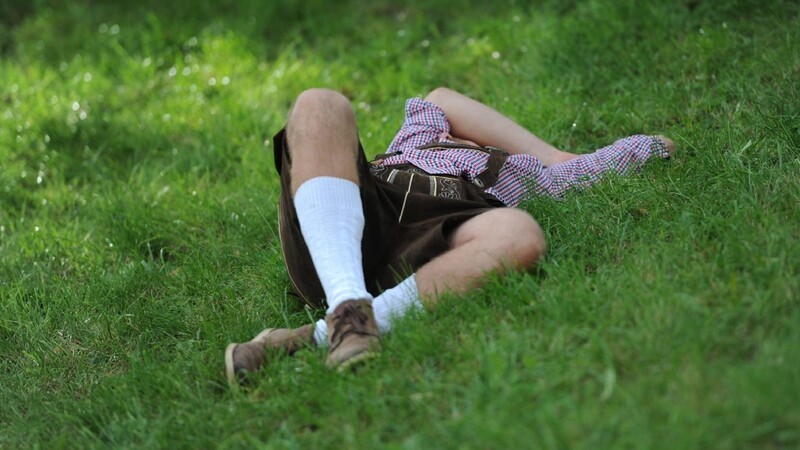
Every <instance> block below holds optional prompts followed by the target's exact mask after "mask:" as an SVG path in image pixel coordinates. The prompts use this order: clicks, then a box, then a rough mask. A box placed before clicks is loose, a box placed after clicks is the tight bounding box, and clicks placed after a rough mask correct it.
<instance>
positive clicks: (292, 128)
mask: <svg viewBox="0 0 800 450" xmlns="http://www.w3.org/2000/svg"><path fill="white" fill-rule="evenodd" d="M274 142H275V146H274V151H275V164H276V167H277V169H278V172H279V173H280V178H281V189H282V191H281V198H280V212H279V216H280V218H279V220H280V238H281V246H282V249H283V255H284V259H285V263H286V268H287V271H288V273H289V277H290V279H291V281H292V284H293V285H294V288H295V290H296V291H297V293H298V294H299V295H300V296H301V297H302V298H303V299H304V300H305V301H306V302H307V303H309V304H311V305H314V306H321V305H323V304H327V311H326V316H325V319H324V320H319V321H318V322H317V323H312V324H308V325H305V326H302V327H300V328H296V329H282V328H270V329H267V330H264V331H262V332H261V333H259V334H258V335H257V336H256V337H255V338H254V339H253V340H251V341H249V342H247V343H243V344H230V345H229V346H228V348H227V349H226V351H225V368H226V374H227V377H228V379H229V380H230V381H231V382H236V381H237V379H239V378H240V377H241V375H243V374H244V373H245V372H250V371H254V370H257V369H259V368H260V367H262V366H264V365H265V364H266V363H268V361H269V359H270V358H271V357H273V356H274V355H278V354H289V355H291V354H292V353H294V352H295V351H297V350H298V349H300V348H302V347H303V346H310V345H317V346H321V347H328V357H327V366H328V367H330V368H339V369H342V368H345V367H349V366H351V365H352V364H354V363H356V362H358V361H362V360H364V359H365V358H368V357H372V356H375V355H376V354H377V353H378V352H379V351H380V349H381V345H380V337H381V336H382V335H384V334H386V333H388V332H389V330H390V329H391V327H392V321H393V320H394V319H396V318H398V317H401V316H403V315H404V314H406V313H407V312H409V311H412V310H416V309H421V308H425V307H431V306H433V305H434V304H435V303H436V301H437V298H438V297H439V295H440V294H441V293H443V292H452V293H458V292H464V291H467V290H469V289H474V288H475V287H477V286H480V284H481V282H482V281H483V280H484V278H485V276H486V274H487V273H490V272H491V273H503V272H507V271H511V270H525V269H527V268H529V267H531V266H533V265H534V264H535V263H536V262H537V261H538V260H539V258H541V257H542V255H543V254H544V252H545V249H546V244H545V238H544V235H543V234H542V230H541V229H540V228H539V225H538V224H537V223H536V221H535V220H534V219H533V218H532V217H531V216H530V215H529V214H527V213H526V212H525V211H521V210H518V209H514V207H515V206H517V205H519V204H520V202H521V201H522V200H524V199H525V198H526V197H527V196H529V195H542V196H551V197H560V196H562V195H563V194H564V193H565V192H566V191H567V190H569V189H574V188H578V187H586V186H589V185H591V184H593V183H595V182H596V181H597V180H599V179H600V178H601V177H602V175H603V174H605V173H616V174H626V173H630V172H632V171H635V170H638V169H639V168H641V167H642V165H644V163H645V162H646V161H647V160H649V159H650V158H668V157H669V156H670V154H671V153H672V152H673V151H674V148H675V147H674V144H673V142H672V141H670V140H669V139H667V138H665V137H663V136H644V135H635V136H630V137H627V138H624V139H620V140H618V141H616V142H614V143H613V144H612V145H610V146H608V147H605V148H602V149H600V150H597V151H596V152H594V153H591V154H585V155H575V154H571V153H567V152H563V151H560V150H558V149H556V148H555V147H553V146H551V145H549V144H547V143H546V142H544V141H542V140H541V139H539V138H538V137H536V136H534V135H533V134H532V133H530V132H529V131H527V130H525V129H524V128H522V127H521V126H519V125H517V124H516V123H514V122H513V121H512V120H510V119H509V118H507V117H505V116H503V115H501V114H500V113H498V112H497V111H494V110H493V109H491V108H489V107H488V106H486V105H483V104H481V103H479V102H477V101H475V100H472V99H470V98H468V97H465V96H463V95H461V94H459V93H457V92H454V91H452V90H449V89H445V88H439V89H436V90H434V91H433V92H431V93H430V94H429V95H428V96H427V97H426V98H425V99H424V100H422V99H419V98H414V99H410V100H408V102H407V103H406V117H405V123H404V124H403V126H402V128H401V129H400V131H399V132H398V134H397V136H395V138H394V140H393V141H392V143H391V145H390V146H389V150H388V152H387V153H386V154H384V155H380V156H378V157H377V159H376V160H374V161H372V162H371V163H368V162H367V160H366V157H365V156H364V152H363V149H362V148H361V145H360V143H359V139H358V133H357V130H356V122H355V116H354V113H353V110H352V108H351V107H350V103H349V102H348V100H347V99H346V98H345V97H343V96H342V95H340V94H338V93H335V92H333V91H329V90H324V89H311V90H308V91H305V92H303V93H302V94H300V96H299V97H298V98H297V100H296V102H295V104H294V107H293V109H292V111H291V113H290V115H289V120H288V124H287V125H286V128H285V129H284V130H281V132H279V133H278V134H277V135H276V136H275V138H274ZM323 302H324V303H323Z"/></svg>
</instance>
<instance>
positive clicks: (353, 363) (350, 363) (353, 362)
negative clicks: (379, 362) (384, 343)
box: [335, 350, 381, 373]
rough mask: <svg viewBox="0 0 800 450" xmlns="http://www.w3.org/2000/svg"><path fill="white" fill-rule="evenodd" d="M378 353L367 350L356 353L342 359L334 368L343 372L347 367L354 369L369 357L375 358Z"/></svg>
mask: <svg viewBox="0 0 800 450" xmlns="http://www.w3.org/2000/svg"><path fill="white" fill-rule="evenodd" d="M380 354H381V353H380V351H374V350H367V351H366V352H364V353H359V354H358V355H355V356H353V357H351V358H348V359H347V360H345V361H343V362H342V363H341V364H339V365H338V366H336V367H335V369H336V371H337V372H339V373H344V372H345V371H347V370H349V369H355V368H356V367H357V366H360V365H361V364H364V363H366V362H367V361H369V360H370V359H374V358H377V357H378V356H380Z"/></svg>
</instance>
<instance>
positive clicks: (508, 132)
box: [425, 88, 575, 166]
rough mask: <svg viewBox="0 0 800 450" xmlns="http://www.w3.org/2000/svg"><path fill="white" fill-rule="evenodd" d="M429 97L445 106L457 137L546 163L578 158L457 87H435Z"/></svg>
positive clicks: (435, 102)
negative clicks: (531, 156) (458, 89)
mask: <svg viewBox="0 0 800 450" xmlns="http://www.w3.org/2000/svg"><path fill="white" fill-rule="evenodd" d="M425 100H427V101H429V102H431V103H434V104H436V105H437V106H439V107H440V108H442V110H443V111H444V113H445V116H447V120H448V121H449V122H450V126H451V128H452V129H451V134H452V135H453V136H455V137H458V138H462V139H468V140H470V141H473V142H475V143H477V144H479V145H492V146H496V147H500V148H502V149H504V150H506V151H508V152H509V153H511V154H529V155H533V156H535V157H537V158H538V159H539V160H540V161H541V162H542V164H543V165H545V166H552V165H554V164H557V163H560V162H563V161H567V160H569V159H572V158H574V157H575V155H573V154H571V153H566V152H562V151H560V150H559V149H557V148H555V147H553V146H552V145H550V144H548V143H547V142H545V141H543V140H542V139H540V138H539V137H537V136H536V135H534V134H533V133H531V132H530V131H528V130H526V129H525V128H523V127H522V126H520V125H518V124H517V123H515V122H514V121H513V120H511V119H509V118H508V117H506V116H504V115H502V114H500V113H499V112H497V111H495V110H494V109H492V108H490V107H488V106H486V105H484V104H483V103H480V102H478V101H476V100H473V99H471V98H469V97H467V96H465V95H463V94H459V93H458V92H455V91H453V90H450V89H447V88H437V89H434V90H433V91H432V92H431V93H430V94H428V96H427V97H426V98H425Z"/></svg>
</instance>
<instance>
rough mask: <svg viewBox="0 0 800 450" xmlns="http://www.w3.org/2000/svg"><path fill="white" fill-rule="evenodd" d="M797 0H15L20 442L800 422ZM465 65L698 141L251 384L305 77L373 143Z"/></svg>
mask: <svg viewBox="0 0 800 450" xmlns="http://www.w3.org/2000/svg"><path fill="white" fill-rule="evenodd" d="M799 13H800V6H799V5H798V3H797V2H794V1H789V0H787V1H780V0H768V1H755V0H732V1H726V2H717V1H710V0H687V1H684V2H675V1H667V0H664V1H655V0H654V1H646V2H635V1H632V0H619V1H599V0H585V1H579V0H572V1H554V0H553V1H546V0H542V1H533V2H525V1H518V0H516V1H515V0H506V1H501V2H480V1H468V0H464V1H443V0H435V1H428V2H421V1H420V2H413V1H402V2H394V1H386V0H377V1H355V0H345V1H341V2H324V1H321V0H309V1H288V0H284V1H275V2H261V1H256V0H242V1H229V0H223V1H215V2H209V1H175V2H165V1H160V2H155V1H145V2H133V3H131V2H121V1H118V2H93V1H89V0H78V1H74V2H56V1H43V0H40V1H33V2H27V1H20V0H12V1H10V2H4V3H3V5H2V6H0V403H1V405H0V447H2V448H29V447H35V448H39V447H41V448H58V447H62V448H64V447H66V448H80V447H115V448H117V447H121V448H126V447H127V448H154V447H169V448H208V447H217V446H219V447H224V448H253V447H266V448H314V447H318V448H328V447H332V448H365V447H366V448H370V447H384V446H385V447H390V448H504V447H508V448H564V447H568V448H590V449H597V448H665V449H675V448H681V449H683V448H699V449H706V448H765V449H767V448H769V449H773V448H797V447H798V446H800V406H798V405H799V404H800V403H798V401H797V399H800V286H799V284H800V281H798V280H800V207H798V205H800V178H798V176H797V174H798V171H799V170H800V84H798V80H800V50H799V49H800V19H799V18H798V14H799ZM442 85H444V86H449V87H451V88H454V89H456V90H459V91H461V92H464V93H466V94H467V95H470V96H472V97H474V98H477V99H479V100H481V101H483V102H485V103H487V104H490V105H493V106H494V107H496V108H497V109H498V110H500V111H502V112H504V113H506V114H508V115H510V116H511V117H513V118H515V119H516V120H517V121H518V122H520V123H521V124H523V125H525V126H526V127H528V128H530V129H531V130H533V131H534V132H535V133H537V134H538V135H539V136H541V137H542V138H543V139H545V140H548V141H549V142H552V143H553V144H554V145H556V146H558V147H560V148H562V149H564V150H567V151H572V152H578V153H584V152H589V151H592V150H593V149H595V148H599V147H601V146H604V145H607V144H608V143H610V142H612V141H613V140H615V139H617V138H619V137H623V136H626V135H629V134H635V133H648V134H657V133H663V134H666V135H668V136H670V137H672V138H673V139H674V140H675V141H676V143H677V145H678V147H679V151H678V153H677V154H676V156H675V157H673V158H672V160H671V161H669V162H666V163H660V162H659V163H653V164H650V165H648V166H647V167H646V169H645V170H644V171H643V173H642V174H640V175H637V176H634V177H630V178H624V179H608V180H606V181H605V182H603V183H602V184H601V185H600V186H598V187H597V188H595V189H592V190H590V191H587V192H582V193H577V194H575V195H571V196H570V197H569V198H567V199H566V200H563V201H554V200H548V199H533V200H531V201H530V202H528V203H526V205H525V208H526V209H527V210H528V211H529V212H530V213H531V214H532V215H533V216H534V217H536V219H537V220H538V221H539V222H540V223H541V224H542V226H543V228H544V229H545V232H546V234H547V237H548V240H549V254H548V256H547V258H546V259H545V260H544V261H543V262H542V264H541V266H540V270H539V271H537V273H531V274H516V275H513V276H509V277H506V278H502V279H494V280H492V281H491V282H490V283H489V284H488V285H487V286H486V287H484V288H483V289H481V290H479V291H476V292H474V293H472V294H469V295H465V296H460V297H453V298H448V299H446V300H444V302H443V303H442V304H441V306H439V307H437V309H436V310H435V311H432V312H429V313H427V314H424V315H418V316H414V317H409V318H408V319H407V320H405V321H403V322H402V323H401V324H399V325H397V326H396V327H395V330H396V331H394V332H393V334H391V335H390V336H387V337H386V338H385V339H384V340H383V346H384V353H383V354H382V356H381V358H380V359H378V360H376V361H375V362H374V363H372V364H370V365H369V366H366V367H364V368H362V369H361V370H360V371H358V372H357V373H348V374H343V375H342V374H336V373H332V372H330V371H327V370H326V369H325V367H324V351H323V350H316V349H309V350H305V351H302V352H301V353H300V354H299V355H298V356H297V357H295V358H283V359H280V360H277V361H275V363H274V364H273V365H272V366H270V367H268V368H267V369H266V370H263V371H262V372H260V373H259V374H258V376H256V378H255V384H254V386H253V387H251V388H250V389H246V390H231V389H229V388H228V386H227V385H226V383H225V381H224V376H223V367H222V363H223V361H222V353H223V350H224V348H225V345H226V344H227V343H228V342H232V341H241V340H244V339H247V338H249V337H251V336H252V335H254V334H255V333H257V332H258V331H260V330H261V329H262V328H265V327H268V326H299V325H301V324H304V323H306V322H308V321H309V320H311V319H315V318H318V317H321V315H322V314H323V312H322V311H316V310H307V309H305V308H304V307H303V305H302V304H301V302H300V301H299V300H297V299H296V298H295V297H294V296H293V295H292V294H291V291H290V283H289V280H288V278H287V275H286V272H285V269H284V268H283V265H282V260H281V252H280V245H279V242H278V238H277V222H276V206H275V205H276V200H277V196H278V180H277V177H276V173H275V171H274V169H273V165H272V153H271V152H272V148H271V143H270V138H271V135H272V134H273V133H274V132H276V131H278V130H279V129H280V128H281V127H282V125H283V122H284V120H285V117H286V113H287V111H288V108H289V106H290V104H291V101H292V99H293V98H294V96H296V95H297V94H298V93H299V92H300V91H301V90H303V89H305V88H308V87H312V86H325V87H330V88H333V89H336V90H339V91H342V92H343V93H345V94H346V95H347V96H348V98H350V99H351V100H352V103H353V106H354V108H355V109H356V111H357V115H358V120H359V129H360V134H361V139H362V142H363V144H364V147H365V148H366V150H367V152H368V153H371V154H377V153H382V152H383V151H384V150H385V148H386V146H387V145H388V143H389V142H390V140H391V138H392V136H393V135H394V133H395V132H396V131H397V128H398V127H399V125H400V123H401V121H402V117H403V104H404V102H405V99H406V98H408V97H411V96H415V95H424V94H425V93H426V92H428V91H429V90H431V89H433V88H435V87H437V86H442Z"/></svg>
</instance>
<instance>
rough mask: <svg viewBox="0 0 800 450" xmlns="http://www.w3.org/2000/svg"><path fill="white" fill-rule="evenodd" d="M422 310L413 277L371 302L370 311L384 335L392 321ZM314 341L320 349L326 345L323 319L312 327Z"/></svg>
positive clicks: (325, 325) (415, 281) (326, 326)
mask: <svg viewBox="0 0 800 450" xmlns="http://www.w3.org/2000/svg"><path fill="white" fill-rule="evenodd" d="M416 309H422V301H421V300H420V298H419V290H418V289H417V280H416V278H414V275H411V276H410V277H408V278H406V279H405V280H403V281H402V282H400V284H398V285H397V286H395V287H393V288H391V289H389V290H386V291H384V292H383V294H381V295H379V296H378V297H376V298H375V300H373V301H372V310H373V312H374V313H375V321H376V322H377V323H378V331H379V332H380V334H386V333H388V332H389V331H391V329H392V321H393V320H394V319H395V318H398V317H403V316H404V315H405V314H406V313H407V312H409V311H413V310H416ZM314 341H315V342H316V343H317V345H318V346H320V347H325V346H327V345H328V325H327V323H326V322H325V320H324V319H320V320H319V321H317V323H316V326H315V327H314Z"/></svg>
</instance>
